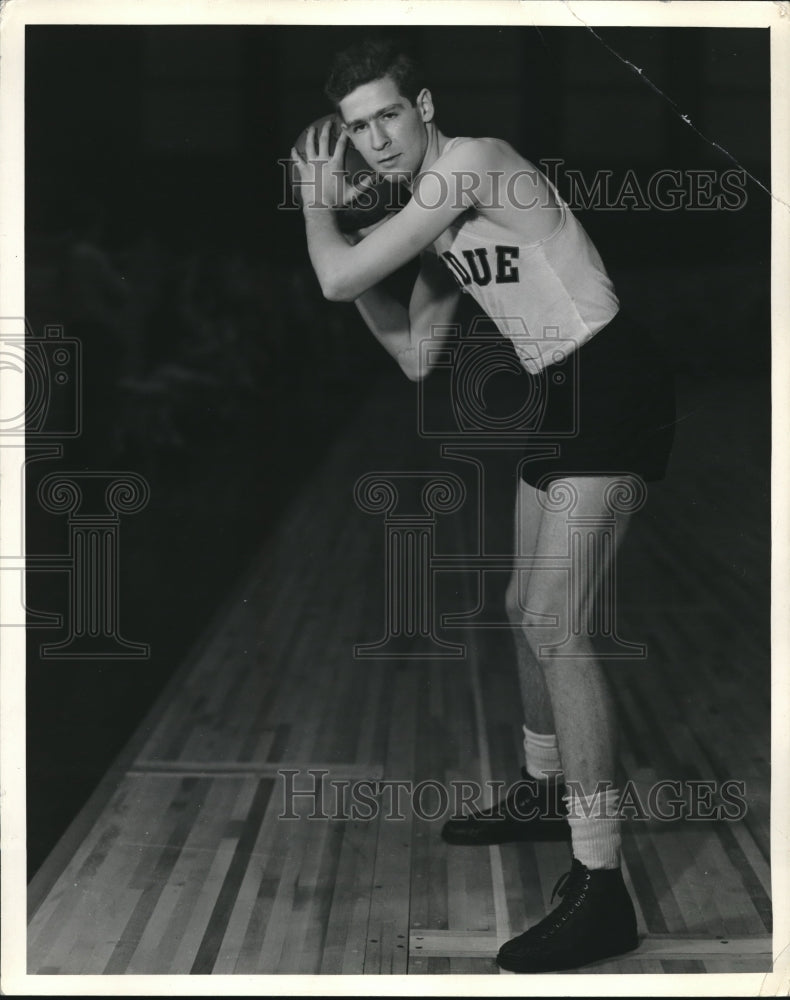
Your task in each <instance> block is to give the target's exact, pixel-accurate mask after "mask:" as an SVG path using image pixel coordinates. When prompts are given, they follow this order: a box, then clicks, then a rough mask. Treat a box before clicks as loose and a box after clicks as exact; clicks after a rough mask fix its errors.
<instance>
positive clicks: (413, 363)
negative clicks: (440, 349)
mask: <svg viewBox="0 0 790 1000" xmlns="http://www.w3.org/2000/svg"><path fill="white" fill-rule="evenodd" d="M400 367H401V371H402V372H403V374H404V375H405V376H406V378H407V379H408V380H409V381H410V382H422V380H423V379H424V378H425V376H426V375H427V374H428V373H429V372H430V370H431V369H430V367H429V366H428V365H427V364H420V361H419V359H418V358H415V357H401V358H400Z"/></svg>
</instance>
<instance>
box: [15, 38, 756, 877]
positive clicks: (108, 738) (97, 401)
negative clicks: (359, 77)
mask: <svg viewBox="0 0 790 1000" xmlns="http://www.w3.org/2000/svg"><path fill="white" fill-rule="evenodd" d="M368 33H370V32H369V31H368V30H367V29H364V28H351V27H347V26H343V27H337V28H332V27H322V28H301V27H225V26H221V27H220V26H204V27H177V26H174V27H137V26H118V27H90V26H66V27H54V26H35V27H28V28H27V36H26V93H25V97H26V122H27V126H26V178H27V180H26V205H25V208H26V254H27V299H26V302H27V315H28V319H29V321H30V323H31V325H32V328H33V330H34V331H39V330H40V329H42V328H43V326H44V325H45V324H60V325H63V327H64V330H65V334H66V336H72V337H76V338H78V339H79V340H80V341H81V343H82V345H83V350H84V368H83V371H84V375H85V379H84V383H85V385H84V389H85V396H84V400H83V402H84V422H83V425H82V434H81V436H80V437H79V438H77V439H74V440H65V441H64V442H63V456H62V458H60V459H57V460H54V459H53V460H47V461H42V462H39V463H37V464H33V465H31V466H30V469H29V472H28V487H29V491H28V507H27V525H28V528H27V549H28V552H29V553H30V554H44V555H46V554H48V553H49V554H62V553H63V552H64V551H65V546H66V544H67V543H66V529H65V525H64V518H63V517H62V516H60V517H59V516H56V515H52V514H47V513H46V512H44V511H43V510H42V509H41V507H40V504H39V503H38V502H37V500H36V497H35V488H36V486H37V483H38V481H39V480H40V479H41V477H42V476H43V475H45V474H48V473H50V472H52V471H54V470H57V469H62V470H71V471H74V470H83V471H84V470H105V471H106V470H130V471H136V472H138V473H139V474H140V475H142V476H144V477H145V478H146V479H147V481H148V483H149V484H150V488H151V499H150V502H149V503H148V505H147V506H146V508H145V509H144V510H142V511H141V512H139V513H137V514H134V515H129V516H128V517H124V518H122V519H121V526H120V535H119V538H120V588H121V591H120V631H121V633H122V634H123V636H124V637H125V638H126V639H129V640H131V641H141V642H148V643H150V644H151V655H150V657H149V658H148V659H146V660H137V661H120V660H111V659H108V660H97V661H90V660H80V659H72V660H55V661H52V660H45V659H44V658H42V657H41V655H40V647H41V644H42V643H46V642H56V641H58V640H59V639H62V638H63V637H64V634H65V633H64V632H62V631H61V632H59V631H58V630H57V629H54V630H44V629H42V628H35V627H32V628H31V629H30V630H29V643H28V663H27V699H28V715H27V725H28V738H27V754H28V758H27V779H28V851H29V854H28V875H29V876H32V875H33V874H34V873H35V871H36V869H37V868H38V867H39V865H40V864H41V862H42V861H43V860H44V858H45V857H46V856H47V854H48V853H49V851H50V850H51V849H52V847H53V846H54V844H55V843H56V841H57V839H58V838H59V836H60V835H61V834H62V832H63V830H64V829H65V826H66V825H67V823H68V822H69V821H70V819H71V818H72V817H73V816H74V815H75V814H76V813H77V811H78V810H79V808H80V806H81V805H82V804H83V803H84V801H85V799H86V798H87V796H88V795H89V794H90V792H91V790H92V789H93V788H94V787H95V785H96V783H97V782H98V781H99V779H100V778H101V776H102V774H103V773H104V772H105V771H106V769H107V767H108V766H109V764H110V763H111V761H112V760H113V758H114V757H115V756H116V755H117V754H118V753H119V751H120V750H121V749H122V747H123V746H124V744H125V743H126V741H127V740H128V739H129V737H130V735H131V734H132V732H134V730H135V729H136V728H137V726H138V725H139V723H140V720H141V718H142V717H143V715H144V713H145V712H146V710H147V709H148V708H149V707H150V706H151V704H152V703H153V701H154V699H155V697H156V695H157V693H158V692H159V691H160V690H161V688H162V686H163V685H164V683H165V682H166V681H167V679H168V678H169V677H170V676H171V674H172V672H173V670H174V669H175V668H176V667H177V666H178V665H179V663H180V662H181V660H182V659H183V657H184V656H185V655H186V654H187V652H188V650H189V648H190V646H191V645H192V644H193V643H194V642H195V641H196V640H197V638H198V636H199V635H200V633H201V632H202V630H203V629H204V628H205V626H206V623H207V621H209V619H210V616H211V615H212V614H213V613H215V612H216V610H217V609H218V608H219V607H220V606H221V605H222V603H223V601H224V600H226V599H227V598H228V595H229V594H230V593H231V592H232V590H233V588H234V585H235V583H236V581H237V580H238V579H239V577H240V574H242V573H243V572H244V570H245V569H246V568H247V567H248V566H249V565H250V563H251V561H252V560H253V558H254V556H255V554H256V553H257V552H258V550H259V548H260V546H261V544H262V543H263V542H264V540H265V538H266V537H267V535H268V533H270V532H271V531H272V529H273V527H274V526H275V525H276V523H277V518H278V515H279V514H280V513H281V512H282V511H283V509H284V508H285V506H286V505H287V503H288V501H289V499H290V498H291V497H292V496H293V495H294V492H295V491H296V490H297V489H298V488H299V484H300V482H302V481H303V479H304V477H305V476H306V475H308V474H309V473H310V470H311V468H312V466H313V465H314V463H315V462H316V461H317V460H318V459H319V458H320V456H321V454H322V453H323V452H324V451H325V449H326V447H327V446H328V444H329V443H330V442H331V441H332V440H333V438H334V437H335V436H336V434H337V433H338V432H339V431H340V430H341V429H342V428H344V427H347V426H348V425H349V423H350V422H351V421H353V419H354V414H355V412H356V411H357V409H358V408H359V405H360V403H361V402H362V401H363V400H364V398H365V396H366V394H367V393H369V392H371V391H372V390H373V389H374V387H375V385H376V384H377V383H378V380H380V379H387V378H400V377H402V376H400V374H399V372H397V370H394V366H393V364H392V362H391V361H390V360H389V359H388V357H387V356H386V355H385V353H384V352H383V351H382V350H381V349H380V348H379V347H378V346H377V345H376V344H375V342H374V341H373V339H372V337H371V336H370V335H369V334H368V333H367V331H366V330H365V328H364V326H363V325H362V323H361V321H360V320H359V319H358V317H357V313H356V310H355V308H354V307H353V305H346V304H330V303H326V302H324V300H323V299H322V298H321V295H320V292H319V290H318V288H317V285H316V282H315V280H314V278H313V275H312V271H311V270H310V267H309V262H308V259H307V254H306V249H305V242H304V232H303V227H302V223H301V218H300V216H299V214H298V212H293V211H284V210H278V208H277V206H278V204H279V203H280V202H281V200H282V197H283V195H282V191H283V178H284V174H283V170H282V168H281V167H280V166H279V165H278V163H277V160H278V158H282V157H285V156H287V155H288V150H289V148H290V146H291V144H292V142H293V140H294V138H295V136H296V135H297V134H298V133H299V131H301V129H302V128H303V126H304V125H306V124H307V123H308V122H309V121H311V120H312V119H314V118H316V117H318V116H319V115H322V114H325V113H326V112H327V111H328V110H330V109H329V108H328V106H327V104H326V101H325V99H324V98H323V96H322V84H323V80H324V77H325V74H326V69H327V66H328V63H329V59H330V55H331V53H332V52H333V51H334V50H335V49H337V48H341V47H343V46H345V45H346V44H348V43H349V42H350V41H353V40H355V39H356V38H358V37H360V36H361V35H363V34H368ZM391 33H396V34H399V35H400V36H401V37H402V39H403V40H404V41H405V42H406V43H407V44H408V45H409V46H410V47H411V48H413V50H414V51H415V52H416V53H417V54H418V55H420V56H421V57H422V59H423V61H424V63H425V64H426V66H427V67H428V68H429V76H428V83H429V85H430V87H431V89H432V91H433V94H434V100H435V103H436V105H437V109H438V122H439V125H440V127H441V128H442V130H443V131H444V132H445V133H446V134H448V135H455V134H467V135H493V136H498V137H501V138H504V139H506V140H508V141H509V142H511V143H512V144H513V145H514V146H515V147H516V148H517V149H518V150H519V151H520V152H522V153H523V154H524V155H525V156H527V157H528V158H529V159H531V160H533V161H535V162H537V161H540V160H545V159H548V158H559V159H562V160H563V161H564V164H565V166H566V167H568V168H572V169H576V170H580V171H582V172H583V174H584V176H585V178H592V177H593V175H594V173H595V171H597V170H609V171H611V172H612V175H613V177H614V178H615V184H616V182H617V180H618V179H622V178H623V176H624V175H625V172H626V171H627V170H628V169H633V170H634V171H635V173H636V175H637V177H639V178H640V179H641V180H642V181H643V182H646V181H647V178H649V177H650V175H651V174H652V173H654V172H655V171H657V170H662V169H673V170H680V171H683V172H687V171H690V170H698V169H707V170H715V171H717V172H718V173H721V172H722V171H723V170H725V169H728V168H731V167H732V166H733V163H732V161H731V160H730V159H729V158H728V157H727V156H725V155H724V154H723V153H722V152H721V151H720V149H718V148H714V147H713V146H712V145H711V144H710V143H708V142H706V141H705V140H704V139H703V138H701V137H700V135H698V134H697V132H695V130H694V129H692V128H691V127H690V126H689V125H688V124H686V122H684V121H683V119H682V117H681V116H682V115H686V116H687V117H688V118H689V119H690V121H691V122H692V123H693V124H694V126H695V127H696V129H698V130H699V131H700V132H702V133H703V134H704V135H705V136H707V137H709V138H712V139H714V140H715V142H716V143H717V144H718V145H719V146H720V147H723V149H725V150H728V151H729V152H730V153H731V154H732V156H733V157H734V158H735V159H736V160H737V162H738V164H739V165H740V166H742V167H743V168H745V169H746V170H748V171H749V172H750V173H751V174H753V175H755V177H757V178H759V179H760V180H761V181H762V182H763V183H764V184H766V185H768V182H769V177H770V132H769V119H770V105H769V83H770V73H769V47H768V32H767V30H757V29H750V30H735V29H689V28H684V29H633V28H618V29H613V28H604V29H600V30H597V34H598V35H599V36H600V38H596V37H595V36H594V35H593V34H592V33H591V32H590V31H588V30H586V29H584V28H581V27H580V28H578V29H576V28H574V29H565V28H562V29H560V28H546V27H543V28H540V29H537V28H480V27H463V28H455V29H448V28H431V27H420V28H411V29H396V30H395V31H393V32H391ZM611 50H616V52H618V53H620V54H621V55H622V56H624V57H625V58H627V59H628V60H629V61H630V62H631V63H633V64H634V65H635V66H637V67H639V68H640V69H641V70H642V71H643V76H644V77H645V78H647V79H649V81H651V83H652V84H653V85H654V86H650V85H648V84H647V83H646V82H645V79H643V78H642V77H641V76H640V75H639V74H637V73H636V72H634V70H633V69H631V68H629V67H628V66H627V65H625V63H624V62H623V61H622V60H621V59H619V58H618V57H617V55H616V54H614V52H613V51H611ZM655 88H658V90H660V91H662V92H663V96H662V94H659V93H657V91H656V89H655ZM559 186H560V190H561V191H562V192H563V193H564V194H565V195H566V196H568V194H569V192H568V190H567V185H566V184H565V181H564V179H563V174H562V169H561V170H560V174H559ZM616 186H617V184H616ZM714 190H716V188H715V186H714ZM579 214H580V216H581V218H582V220H583V222H584V225H585V227H586V228H587V229H588V231H589V232H590V234H591V235H592V237H593V239H594V241H595V242H596V244H597V245H598V247H599V249H600V250H601V253H602V256H603V258H604V260H605V262H606V264H607V267H608V268H609V270H610V272H611V273H612V275H613V277H614V278H615V281H616V284H617V287H618V290H619V291H620V292H621V297H623V295H625V296H626V297H627V298H628V300H629V302H631V303H632V305H631V307H632V308H634V303H635V304H636V308H637V310H638V311H639V312H640V313H641V314H642V318H643V320H644V321H646V322H647V324H648V325H649V326H650V327H651V328H652V330H653V332H654V333H655V334H656V335H657V336H659V337H660V338H661V339H662V341H663V342H664V343H665V345H666V347H667V351H668V353H669V354H670V355H671V357H672V358H673V359H674V365H675V368H676V370H677V371H678V373H679V375H681V376H682V377H684V378H686V379H691V380H709V379H716V378H728V377H731V376H733V375H736V374H737V375H743V374H744V373H745V374H748V375H751V376H754V377H761V376H764V375H765V374H766V373H767V372H768V371H769V367H770V314H769V280H770V269H769V263H770V244H769V239H770V198H769V196H768V194H767V193H766V192H765V191H764V190H762V189H761V188H760V186H759V185H758V184H757V183H755V182H753V181H752V180H748V181H747V184H746V201H745V204H744V205H743V206H741V207H740V208H739V209H738V210H736V211H725V210H718V211H694V210H681V211H671V212H662V211H657V210H655V209H651V210H646V211H639V210H634V209H625V210H623V209H620V210H615V209H611V210H605V209H600V208H599V209H596V210H589V211H581V212H580V213H579ZM86 282H87V284H88V286H90V287H88V288H87V289H86V287H85V284H86ZM97 298H98V299H100V300H101V302H102V303H103V305H104V306H105V307H106V308H105V313H104V315H103V318H99V319H97V317H96V315H95V312H94V313H91V308H92V304H93V305H95V302H96V299H97ZM767 386H768V383H767V381H766V398H765V411H764V413H763V414H762V415H761V419H763V421H764V423H765V426H766V428H767V427H768V424H767V420H768V417H769V413H770V398H769V395H768V390H767ZM701 460H702V461H704V456H701ZM65 587H66V583H65V576H64V574H62V573H58V572H48V573H47V572H39V573H31V574H30V575H29V583H28V605H29V607H31V608H33V609H36V610H40V611H58V612H61V613H62V612H63V611H64V609H65V607H66V598H67V594H66V589H65Z"/></svg>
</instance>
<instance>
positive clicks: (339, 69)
mask: <svg viewBox="0 0 790 1000" xmlns="http://www.w3.org/2000/svg"><path fill="white" fill-rule="evenodd" d="M384 76H391V77H392V79H393V80H394V81H395V85H396V86H397V88H398V91H399V92H400V94H401V95H402V96H403V97H405V98H406V99H407V100H408V101H409V103H410V104H414V103H415V101H416V100H417V95H418V94H419V93H420V91H421V90H422V89H423V87H424V86H425V83H424V82H423V75H422V69H421V67H420V66H419V64H418V63H417V61H416V60H415V59H414V58H413V57H412V56H411V55H409V54H408V53H406V52H404V51H403V50H402V49H400V48H399V47H398V46H397V45H396V44H395V43H394V42H392V41H388V40H385V39H377V38H367V39H365V41H363V42H360V43H359V44H357V45H352V46H350V47H349V48H347V49H344V50H343V51H342V52H338V53H337V54H336V55H335V57H334V60H333V61H332V65H331V67H330V70H329V78H328V80H327V82H326V86H325V87H324V93H325V94H326V96H327V97H328V98H329V100H330V101H331V102H332V104H334V106H335V107H337V106H338V105H339V104H340V102H341V101H342V100H343V98H344V97H346V96H347V95H348V94H350V93H351V91H352V90H356V88H357V87H361V86H362V84H363V83H372V81H373V80H380V79H381V78H382V77H384Z"/></svg>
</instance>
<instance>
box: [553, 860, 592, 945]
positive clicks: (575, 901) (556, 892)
mask: <svg viewBox="0 0 790 1000" xmlns="http://www.w3.org/2000/svg"><path fill="white" fill-rule="evenodd" d="M589 881H590V872H589V870H588V869H587V868H586V867H585V866H584V865H583V864H582V863H581V862H580V861H577V860H576V859H575V858H574V859H573V864H572V865H571V868H570V871H567V872H565V873H564V874H563V875H560V877H559V878H558V879H557V882H556V884H555V886H554V889H553V890H552V893H551V899H550V900H549V905H551V903H553V902H554V897H555V896H559V897H560V899H561V900H562V902H561V903H560V905H559V906H558V907H557V909H556V910H555V911H554V913H552V914H551V923H550V924H549V925H548V927H547V928H546V931H545V932H544V934H543V935H542V936H543V937H548V936H549V935H550V934H553V933H554V932H555V931H557V930H559V928H560V927H561V926H562V925H563V924H564V923H565V921H566V920H567V919H568V918H569V917H570V916H571V914H572V913H575V911H576V910H578V908H579V907H580V906H581V904H582V901H583V899H584V897H585V896H586V895H587V886H588V884H589Z"/></svg>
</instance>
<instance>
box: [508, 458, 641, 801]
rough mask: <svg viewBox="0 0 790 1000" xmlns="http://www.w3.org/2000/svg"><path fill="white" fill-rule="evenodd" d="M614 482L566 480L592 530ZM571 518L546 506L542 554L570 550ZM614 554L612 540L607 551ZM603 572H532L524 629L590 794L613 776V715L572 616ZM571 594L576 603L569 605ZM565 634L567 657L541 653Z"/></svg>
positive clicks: (570, 765)
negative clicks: (586, 575)
mask: <svg viewBox="0 0 790 1000" xmlns="http://www.w3.org/2000/svg"><path fill="white" fill-rule="evenodd" d="M610 481H611V479H610V478H608V477H592V476H589V477H588V476H578V477H573V478H570V477H569V478H568V479H567V480H566V482H567V484H568V486H569V488H570V489H571V490H572V492H573V493H574V495H575V496H576V497H577V502H576V506H575V508H574V512H573V513H574V517H578V516H581V515H585V516H589V517H590V518H591V524H590V526H588V528H587V530H588V531H590V530H592V531H594V530H595V527H594V525H595V522H596V521H597V522H599V523H601V522H603V521H604V520H605V517H606V516H607V515H608V516H610V517H611V514H610V512H609V511H608V510H607V508H606V507H605V506H604V502H603V491H604V487H605V486H606V484H607V483H608V482H610ZM520 496H522V495H521V494H520ZM525 497H526V495H524V498H525ZM567 517H568V515H567V513H566V512H562V511H550V510H545V509H544V510H543V511H542V516H541V518H540V525H539V529H538V538H537V545H536V549H535V552H536V554H537V555H539V556H557V555H562V554H564V553H565V552H566V551H567V547H568V521H567ZM629 517H630V515H628V514H618V515H617V522H616V527H615V546H616V545H617V544H618V543H619V542H621V541H622V538H623V536H624V534H625V530H626V527H627V524H628V521H629ZM614 555H615V551H614V547H613V549H612V550H611V551H610V558H614ZM602 574H603V567H602V566H600V565H599V566H598V567H597V576H596V577H595V578H594V579H593V578H591V579H585V580H575V581H572V585H571V581H569V574H568V572H567V571H566V570H562V569H559V570H557V569H548V568H547V569H536V570H534V571H533V572H532V573H531V574H530V576H529V580H528V583H527V588H526V595H525V607H526V608H527V609H529V611H530V612H532V613H533V614H532V615H530V616H529V618H525V627H524V629H523V635H524V638H525V639H526V642H527V645H528V646H529V647H530V649H531V652H532V654H533V657H534V658H535V659H536V660H537V661H538V662H539V663H540V664H541V665H542V667H543V675H544V678H545V682H546V687H547V689H548V693H549V697H550V703H551V712H552V714H553V719H554V723H555V725H556V733H557V740H558V743H559V750H560V756H561V758H562V763H563V769H564V772H565V779H566V781H577V782H580V783H581V784H582V787H583V789H584V792H585V794H588V795H590V794H592V793H593V792H594V791H595V787H596V783H597V782H600V781H609V782H612V783H614V782H615V780H616V755H617V729H616V719H615V712H614V706H613V702H612V697H611V693H610V691H609V687H608V683H607V680H606V677H605V675H604V672H603V669H602V667H601V664H600V663H599V662H598V660H597V658H596V654H595V650H594V648H593V645H592V643H591V641H590V638H589V636H587V635H586V634H585V630H584V629H582V630H581V632H580V634H574V633H573V631H572V630H570V629H569V627H568V625H569V621H570V620H571V618H570V616H571V615H572V614H574V613H579V611H580V612H581V620H582V621H585V620H586V616H587V613H588V612H589V609H590V608H591V605H592V603H593V602H594V601H595V599H596V596H597V591H598V587H599V585H600V583H601V578H602ZM572 601H574V602H576V604H577V607H572V604H571V602H572ZM535 612H537V613H539V614H542V615H547V616H553V619H554V621H555V622H556V624H550V625H540V624H538V625H534V624H529V621H530V620H531V619H534V613H535ZM566 635H569V637H570V643H569V644H566V645H565V646H564V648H563V651H562V652H563V656H562V657H555V656H553V655H552V654H551V653H550V652H546V651H544V653H543V654H541V648H540V647H541V646H545V645H552V644H556V643H557V642H559V641H560V640H561V639H563V638H564V637H565V636H566ZM535 689H536V686H533V687H531V688H530V692H534V690H535ZM532 697H534V694H533V695H532ZM541 704H542V703H541V702H538V705H541Z"/></svg>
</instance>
